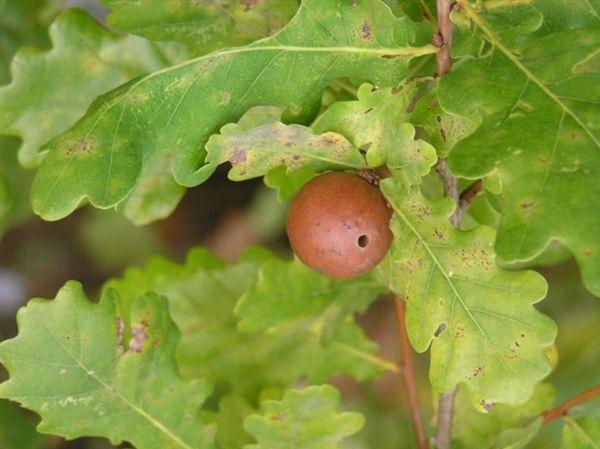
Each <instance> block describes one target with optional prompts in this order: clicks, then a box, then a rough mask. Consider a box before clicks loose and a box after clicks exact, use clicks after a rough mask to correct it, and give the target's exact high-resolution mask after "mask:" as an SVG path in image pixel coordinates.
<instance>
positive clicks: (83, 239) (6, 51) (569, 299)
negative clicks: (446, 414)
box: [0, 0, 600, 449]
mask: <svg viewBox="0 0 600 449" xmlns="http://www.w3.org/2000/svg"><path fill="white" fill-rule="evenodd" d="M157 1H160V0H157ZM73 6H76V7H81V8H84V9H86V10H87V11H88V12H89V13H90V14H92V15H93V16H94V17H95V18H96V19H97V20H99V21H100V22H102V21H103V19H104V17H105V15H106V10H105V8H104V7H102V6H101V5H100V4H98V3H97V2H96V1H95V0H80V1H67V0H65V1H59V0H55V1H44V0H0V8H1V10H0V39H1V46H0V82H1V84H6V83H9V82H10V71H9V66H10V61H11V58H12V56H13V55H14V53H15V51H16V50H17V49H18V48H19V47H20V46H22V45H29V46H35V47H37V48H41V49H44V48H48V46H49V42H48V36H47V26H48V24H49V23H51V22H52V20H53V19H54V17H56V15H57V14H58V13H60V11H61V10H62V9H64V8H67V7H73ZM19 145H20V142H19V140H18V139H17V138H12V137H0V175H2V176H1V177H0V236H1V237H0V239H1V240H0V340H3V339H6V338H11V337H13V336H14V335H15V334H16V323H15V314H16V311H17V309H18V308H19V307H20V306H22V305H23V304H25V302H26V301H27V299H28V298H31V297H53V296H54V294H55V293H56V291H57V290H58V289H59V288H60V287H61V286H62V285H63V284H64V282H65V281H67V280H68V279H77V280H79V281H81V282H82V283H83V284H84V285H85V287H86V289H87V292H88V294H89V295H91V296H92V297H94V296H95V294H96V292H97V289H98V288H99V286H100V285H101V284H102V282H104V281H105V280H106V279H107V278H109V277H112V276H118V275H120V273H121V272H122V271H123V269H124V268H125V267H127V266H130V265H142V264H143V263H144V261H145V260H146V259H147V258H148V257H150V256H152V255H155V254H161V255H164V256H166V257H169V258H171V259H173V260H176V261H182V260H183V257H184V255H185V253H186V252H187V251H188V250H189V249H190V248H192V247H194V246H197V245H203V246H206V247H208V248H209V249H210V250H212V251H213V252H214V253H215V254H216V255H218V256H219V257H221V258H223V259H225V260H235V259H236V257H237V255H238V254H239V253H240V252H241V250H242V249H243V248H245V247H247V246H250V245H264V246H268V247H270V248H272V249H274V250H276V251H278V252H282V253H284V252H287V251H288V249H287V241H286V239H285V235H284V218H285V209H286V205H285V204H281V203H278V202H277V200H276V194H275V193H274V191H271V190H267V189H266V188H265V187H264V186H263V185H262V183H261V182H260V181H251V182H243V183H233V182H229V181H228V180H227V178H226V172H225V170H221V171H219V172H217V174H216V175H215V176H213V177H212V178H211V179H210V180H209V181H208V182H207V183H205V184H203V185H202V186H200V187H198V188H195V189H192V190H189V191H188V193H187V194H186V196H185V198H184V200H183V201H182V202H181V203H180V205H179V206H178V208H177V209H176V211H175V213H173V214H172V215H171V216H170V217H169V218H168V219H166V220H163V221H161V222H158V223H154V224H152V225H149V226H145V227H139V228H137V227H135V226H133V225H132V224H130V223H129V222H128V221H127V220H125V219H124V218H123V217H122V216H121V215H119V214H118V213H116V212H114V211H98V210H93V209H91V208H82V209H80V210H78V211H77V212H76V213H74V214H72V215H71V216H69V217H68V218H66V219H64V220H62V221H59V222H55V223H47V222H43V221H41V220H40V219H39V218H37V217H35V216H33V214H32V212H31V209H30V206H29V199H28V197H29V186H30V183H31V178H32V173H31V172H29V171H26V170H24V169H22V168H20V166H19V165H18V163H17V159H16V152H17V149H18V147H19ZM9 190H10V193H11V201H10V202H6V201H3V195H6V193H7V192H8V191H9ZM540 272H541V273H542V274H543V275H544V276H545V277H546V278H547V280H548V282H549V284H550V293H549V295H548V298H547V299H546V300H544V301H543V302H542V303H541V304H539V307H540V309H542V310H543V311H544V312H545V313H547V314H549V315H550V316H552V317H553V318H554V319H555V320H556V321H557V322H558V325H559V335H558V339H557V345H556V354H557V357H558V363H557V366H556V369H555V371H554V372H553V374H552V375H551V376H550V378H549V379H548V381H549V382H550V383H551V384H552V385H553V386H554V387H555V388H556V399H555V401H554V402H555V403H558V402H561V401H563V400H565V399H567V398H568V397H570V396H573V395H575V394H577V393H579V392H581V391H583V390H585V389H587V388H590V387H591V386H593V385H594V383H595V382H597V380H598V379H600V364H599V362H598V360H600V333H599V332H598V323H600V308H599V307H598V300H597V299H595V298H593V297H592V296H591V295H590V294H589V293H587V292H586V291H585V289H584V288H583V286H582V285H581V282H580V279H579V273H578V269H577V266H576V265H575V264H574V262H573V261H572V260H567V261H565V262H562V263H561V264H559V265H555V266H552V267H549V268H548V267H547V268H543V269H540ZM394 316H395V315H394V311H393V308H392V303H391V301H390V300H389V298H382V299H381V300H379V301H378V302H376V303H375V304H374V306H373V307H372V308H371V309H370V310H369V311H368V312H367V314H366V315H365V316H363V317H361V323H362V324H363V325H364V328H365V330H366V331H367V333H368V334H369V335H370V336H371V337H372V338H373V339H374V340H375V341H377V342H378V343H379V345H380V347H381V352H382V354H383V356H385V357H388V358H390V359H394V360H398V344H397V337H396V335H397V334H396V328H395V321H394ZM417 362H418V367H417V368H418V374H419V378H420V395H421V400H422V402H423V404H424V408H425V410H424V413H425V418H426V422H427V423H428V425H429V426H432V423H433V415H434V402H435V401H434V399H435V398H433V397H432V396H431V393H430V390H429V386H428V382H427V369H428V355H427V354H425V355H418V356H417ZM5 378H6V373H5V372H3V371H2V369H1V368H0V380H3V379H5ZM333 382H334V383H335V384H336V386H338V388H340V389H341V391H342V395H343V397H344V400H345V404H344V406H345V407H346V408H349V409H352V410H355V411H360V412H362V413H364V414H365V417H366V423H367V424H366V426H365V428H364V429H363V430H362V431H361V432H360V433H359V434H358V435H357V436H355V437H353V438H352V439H350V440H348V442H347V443H345V445H346V446H347V447H349V448H357V449H358V448H377V449H399V448H413V447H415V445H414V441H413V436H412V428H411V425H410V420H409V415H408V411H407V409H406V406H405V397H404V392H403V390H402V387H401V381H400V378H399V376H397V375H391V374H390V375H386V376H385V377H383V378H381V379H379V380H377V381H374V382H368V383H364V384H357V383H355V382H353V381H352V380H350V379H348V378H342V377H340V378H336V379H334V380H333ZM457 401H458V404H459V406H462V405H463V403H465V401H464V398H462V397H461V393H459V397H458V399H457ZM466 406H468V404H466V405H465V407H466ZM466 415H467V416H470V417H471V418H470V419H469V420H465V421H464V422H455V429H456V432H457V435H461V438H462V439H463V440H464V441H468V440H469V439H471V440H473V438H474V439H475V441H478V439H479V441H481V447H482V448H485V447H488V446H486V443H485V442H484V439H483V437H482V436H478V435H468V432H469V430H467V429H466V428H467V424H468V423H478V424H477V425H476V426H475V427H477V428H478V429H480V430H482V432H484V433H485V429H486V425H487V423H486V416H485V415H477V413H476V412H467V413H466ZM463 416H464V415H463ZM37 421H38V417H37V416H35V415H34V414H32V413H29V412H26V411H24V410H22V409H20V408H19V407H18V406H17V405H16V404H14V403H9V402H8V401H2V400H0V448H1V449H13V448H18V449H35V448H48V449H50V448H52V449H75V448H79V449H84V448H85V449H101V448H110V447H112V446H110V445H109V444H108V443H107V442H106V441H105V440H101V439H94V438H82V439H79V440H76V441H72V442H67V441H64V440H63V439H62V438H59V437H49V436H42V435H38V434H37V433H36V432H35V426H36V422H37ZM490 422H491V421H490ZM560 429H561V423H560V420H559V421H557V422H555V423H553V424H551V425H548V426H545V427H544V429H543V431H542V433H541V434H540V435H539V436H538V437H537V438H536V439H535V440H534V441H533V442H532V443H531V444H530V446H529V447H532V448H540V449H541V448H544V449H546V448H553V447H558V444H559V443H558V442H559V440H560ZM465 432H466V434H465ZM463 437H464V438H463ZM123 447H127V446H126V445H124V446H123Z"/></svg>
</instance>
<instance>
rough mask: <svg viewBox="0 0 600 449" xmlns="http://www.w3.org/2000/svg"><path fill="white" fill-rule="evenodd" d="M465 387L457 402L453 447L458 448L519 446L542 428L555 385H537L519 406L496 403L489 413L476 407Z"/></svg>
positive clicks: (523, 445)
mask: <svg viewBox="0 0 600 449" xmlns="http://www.w3.org/2000/svg"><path fill="white" fill-rule="evenodd" d="M464 390H465V389H464V388H461V389H460V390H459V393H458V395H457V396H456V401H455V404H454V418H453V423H454V426H453V429H452V434H453V447H454V445H456V448H457V449H467V448H488V449H492V448H493V449H520V448H522V447H525V446H526V444H527V443H528V442H529V441H530V440H531V439H532V438H533V437H535V436H536V435H537V434H538V432H539V431H540V429H541V426H542V420H541V419H540V418H539V416H540V414H541V413H542V412H544V411H546V410H548V408H550V407H551V406H552V403H553V401H554V397H555V395H556V393H555V389H554V387H553V386H551V385H550V384H547V383H541V384H538V385H537V386H536V388H535V390H534V391H533V394H532V396H531V398H529V400H528V401H527V402H525V403H524V404H522V405H520V406H519V407H508V406H505V405H497V406H496V407H494V409H493V410H492V411H490V412H489V413H486V414H482V413H479V411H477V410H475V409H473V407H472V406H471V403H470V402H471V401H470V400H469V398H468V395H467V394H466V392H465V391H464Z"/></svg>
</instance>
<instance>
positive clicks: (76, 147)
mask: <svg viewBox="0 0 600 449" xmlns="http://www.w3.org/2000/svg"><path fill="white" fill-rule="evenodd" d="M92 151H94V146H93V145H92V143H91V142H90V141H89V140H87V139H77V140H76V141H75V142H73V143H72V144H71V145H69V146H68V147H67V150H66V154H67V156H70V155H71V154H73V153H85V154H88V153H91V152H92Z"/></svg>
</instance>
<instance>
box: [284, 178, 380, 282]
mask: <svg viewBox="0 0 600 449" xmlns="http://www.w3.org/2000/svg"><path fill="white" fill-rule="evenodd" d="M391 215H392V212H391V210H390V209H389V207H388V206H387V204H386V201H385V199H384V198H383V195H382V194H381V192H380V191H379V189H377V188H376V187H374V186H372V185H371V184H369V183H368V182H367V181H365V180H364V179H362V178H360V177H358V176H356V175H353V174H350V173H343V172H333V173H326V174H324V175H320V176H318V177H316V178H314V179H312V180H311V181H310V182H308V183H307V184H306V185H305V186H304V187H302V189H301V190H300V191H299V192H298V193H297V194H296V196H295V197H294V199H293V201H292V204H291V205H290V209H289V212H288V216H287V235H288V238H289V241H290V244H291V246H292V249H293V250H294V252H295V253H296V255H297V256H298V258H299V259H300V260H301V261H302V262H304V263H305V264H306V265H307V266H309V267H310V268H312V269H313V270H316V271H318V272H319V273H323V274H325V275H327V276H331V277H335V278H352V277H356V276H360V275H361V274H364V273H366V272H367V271H369V270H371V269H372V268H373V267H375V266H376V265H377V264H378V263H379V262H380V261H381V259H383V257H384V256H385V254H386V252H387V250H388V248H389V246H390V244H391V242H392V233H391V231H390V228H389V221H390V218H391Z"/></svg>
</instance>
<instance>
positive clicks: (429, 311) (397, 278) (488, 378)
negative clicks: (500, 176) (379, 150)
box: [381, 178, 556, 411]
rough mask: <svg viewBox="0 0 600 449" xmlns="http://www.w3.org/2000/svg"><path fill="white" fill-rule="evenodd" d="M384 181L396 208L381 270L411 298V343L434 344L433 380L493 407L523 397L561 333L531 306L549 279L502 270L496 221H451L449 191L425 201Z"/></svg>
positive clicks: (394, 181)
mask: <svg viewBox="0 0 600 449" xmlns="http://www.w3.org/2000/svg"><path fill="white" fill-rule="evenodd" d="M381 189H382V192H383V194H384V195H385V196H386V198H387V199H388V201H389V203H390V205H391V207H392V208H393V210H394V217H393V219H392V222H391V228H392V231H393V233H394V236H395V239H394V244H393V248H392V252H391V261H390V265H389V266H388V267H385V266H384V267H383V270H384V271H385V270H387V271H388V276H389V278H390V279H391V284H392V285H391V287H392V288H393V289H394V290H395V291H397V292H398V293H400V294H401V295H403V296H404V298H405V300H406V303H407V327H408V333H409V338H410V341H411V343H412V345H413V347H414V348H415V349H416V350H417V351H419V352H424V351H425V350H426V349H427V348H428V347H429V346H430V345H431V367H430V376H429V377H430V380H431V383H432V385H433V387H434V388H435V389H436V390H438V391H448V390H449V389H451V388H452V387H453V386H454V385H456V384H458V383H465V384H466V387H467V389H468V391H469V394H470V397H471V400H472V401H473V403H474V404H475V405H476V406H477V407H478V408H480V409H481V410H488V411H489V410H491V409H492V407H493V406H494V404H495V403H497V402H501V403H505V404H518V403H521V402H523V401H524V400H526V399H527V398H528V397H529V396H530V395H531V393H532V390H533V388H534V386H535V383H536V382H538V381H539V380H540V379H542V378H543V377H545V376H546V375H548V374H549V372H550V362H549V360H548V358H547V357H546V356H545V354H544V348H545V347H547V346H549V345H550V344H551V343H552V341H553V339H554V337H555V335H556V325H555V324H554V322H553V321H552V320H551V319H550V318H549V317H547V316H545V315H543V314H542V313H540V312H539V311H537V310H536V309H535V308H534V307H532V304H534V303H536V302H538V301H539V300H541V299H542V298H543V297H544V296H545V294H546V283H545V281H544V279H543V278H542V277H541V276H540V275H538V274H537V273H535V272H533V271H520V272H514V271H506V270H502V269H500V268H499V267H498V266H497V265H496V261H495V254H494V252H493V249H492V242H493V239H494V230H492V229H490V228H486V227H483V226H482V227H479V228H476V229H474V230H471V231H459V230H457V229H455V228H454V227H452V226H451V224H450V222H449V220H448V217H449V215H450V214H451V213H452V211H453V209H454V202H453V201H452V200H450V199H448V198H445V199H442V200H435V201H430V200H427V199H426V198H425V197H424V196H423V195H422V194H421V193H420V192H419V191H407V190H405V189H404V188H403V185H402V183H401V182H400V181H399V180H397V179H394V178H389V179H386V180H384V181H383V182H382V183H381Z"/></svg>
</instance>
